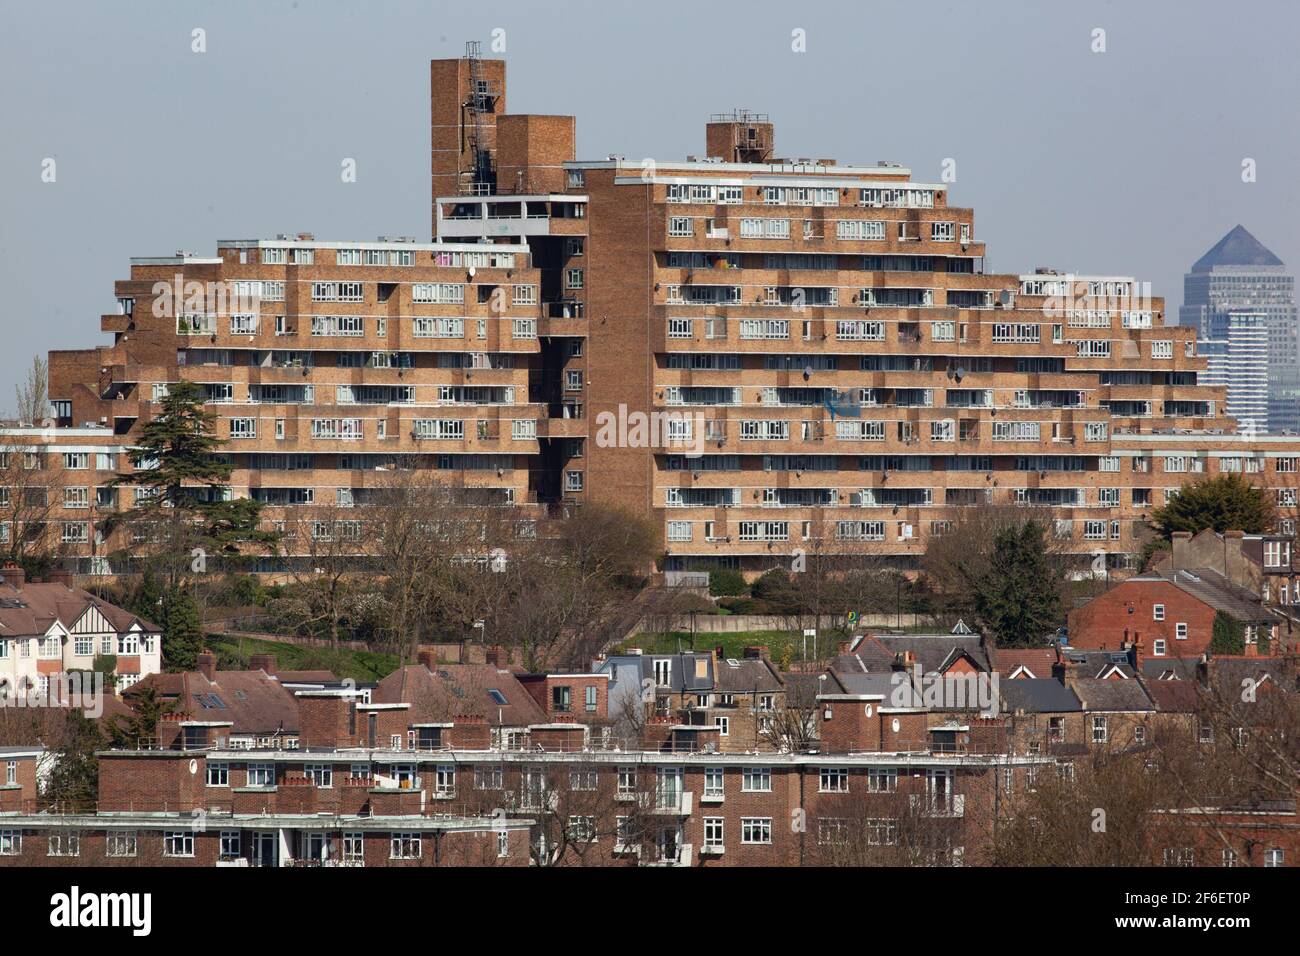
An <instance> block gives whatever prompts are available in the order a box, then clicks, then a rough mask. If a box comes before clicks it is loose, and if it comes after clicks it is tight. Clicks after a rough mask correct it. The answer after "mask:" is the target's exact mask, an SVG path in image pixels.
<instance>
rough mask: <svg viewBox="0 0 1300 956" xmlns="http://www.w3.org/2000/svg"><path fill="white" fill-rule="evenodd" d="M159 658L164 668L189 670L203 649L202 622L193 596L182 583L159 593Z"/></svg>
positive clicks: (193, 666)
mask: <svg viewBox="0 0 1300 956" xmlns="http://www.w3.org/2000/svg"><path fill="white" fill-rule="evenodd" d="M161 616H162V620H161V621H160V622H159V626H160V627H161V628H162V658H163V663H164V664H166V666H167V668H168V670H172V671H188V670H193V669H194V668H195V666H196V665H197V663H198V655H199V651H201V650H202V649H203V625H202V622H201V620H200V617H199V609H198V606H197V605H196V604H195V603H194V598H193V597H191V596H190V593H189V592H188V591H187V590H185V589H184V588H182V587H174V588H172V589H171V590H169V591H168V592H167V593H166V594H165V595H164V596H163V603H162V615H161Z"/></svg>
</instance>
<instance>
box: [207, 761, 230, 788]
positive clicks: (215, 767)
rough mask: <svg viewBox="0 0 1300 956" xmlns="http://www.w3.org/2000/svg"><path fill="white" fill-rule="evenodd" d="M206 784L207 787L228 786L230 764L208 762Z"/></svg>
mask: <svg viewBox="0 0 1300 956" xmlns="http://www.w3.org/2000/svg"><path fill="white" fill-rule="evenodd" d="M207 785H208V786H209V787H228V786H230V764H228V763H210V764H208V772H207Z"/></svg>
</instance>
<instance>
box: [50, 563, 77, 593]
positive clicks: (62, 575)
mask: <svg viewBox="0 0 1300 956" xmlns="http://www.w3.org/2000/svg"><path fill="white" fill-rule="evenodd" d="M50 583H51V584H62V585H63V586H64V587H65V588H68V589H71V588H72V572H71V571H66V570H64V569H63V568H59V569H57V570H54V571H51V572H50Z"/></svg>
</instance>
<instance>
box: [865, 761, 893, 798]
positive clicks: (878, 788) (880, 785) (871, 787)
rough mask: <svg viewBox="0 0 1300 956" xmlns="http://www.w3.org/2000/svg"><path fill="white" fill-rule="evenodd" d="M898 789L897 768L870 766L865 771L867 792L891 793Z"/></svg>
mask: <svg viewBox="0 0 1300 956" xmlns="http://www.w3.org/2000/svg"><path fill="white" fill-rule="evenodd" d="M897 789H898V769H897V768H895V767H879V768H876V767H872V768H871V769H869V770H868V771H867V791H868V792H869V793H893V792H894V791H896V790H897Z"/></svg>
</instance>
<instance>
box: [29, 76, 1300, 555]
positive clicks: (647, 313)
mask: <svg viewBox="0 0 1300 956" xmlns="http://www.w3.org/2000/svg"><path fill="white" fill-rule="evenodd" d="M431 138H432V140H431V141H432V147H433V148H432V153H431V156H432V160H431V162H432V165H431V183H432V189H433V215H432V223H433V235H434V240H435V241H433V242H431V243H419V242H412V241H397V242H394V241H380V242H355V241H346V242H323V241H317V240H315V239H314V238H313V237H311V236H309V235H305V234H299V235H295V236H292V237H290V236H282V237H280V238H277V239H262V240H241V241H227V240H220V241H218V242H217V244H216V251H215V253H213V254H208V255H206V256H205V255H193V254H190V253H180V254H177V255H175V256H163V257H153V258H141V259H133V260H132V261H131V274H130V276H129V278H127V279H124V280H122V281H120V282H118V283H117V289H116V291H117V298H118V302H119V310H118V313H117V314H113V315H106V316H103V317H102V319H101V328H102V329H103V331H105V332H107V333H110V334H111V335H112V336H113V343H112V344H111V345H109V346H103V347H96V348H89V349H85V350H81V351H56V352H53V353H52V354H51V360H50V369H51V371H50V395H51V399H52V401H53V404H54V408H55V412H56V421H57V422H58V425H59V427H58V428H57V429H55V431H56V432H60V433H62V432H64V431H67V432H68V434H69V436H70V437H69V439H68V440H71V435H72V433H73V432H74V431H87V430H88V423H89V425H93V426H94V429H97V430H102V429H103V428H107V429H108V431H109V432H110V433H111V436H112V442H111V443H112V444H115V445H118V446H123V445H130V444H131V442H132V441H133V440H134V439H135V437H136V436H137V435H138V434H139V429H140V427H141V426H142V425H143V424H144V423H145V422H147V421H148V420H149V419H150V417H151V416H152V415H154V414H156V412H157V409H158V405H157V401H158V399H159V398H160V397H161V396H162V395H163V394H164V393H165V392H166V390H167V388H168V386H169V385H170V384H171V383H173V382H175V381H177V380H179V379H180V378H182V377H184V378H188V379H192V380H194V381H196V382H198V383H200V384H201V385H202V386H203V388H204V389H205V391H206V392H207V394H208V396H209V402H210V407H211V409H212V410H213V411H215V412H216V413H217V415H218V417H219V424H218V428H217V431H218V434H219V435H220V436H221V437H222V438H224V439H228V441H229V444H228V445H227V447H226V449H225V451H224V454H226V455H227V456H229V459H230V461H231V463H232V465H233V466H234V472H233V475H232V479H231V493H232V494H234V495H236V496H244V495H247V496H250V497H253V498H256V499H257V500H259V501H261V502H263V503H265V504H266V505H267V506H268V510H267V512H266V517H267V520H268V521H271V522H280V523H282V526H283V527H284V528H285V529H286V531H294V530H295V529H296V528H298V527H299V526H301V528H302V529H306V530H299V532H298V533H299V537H298V539H297V540H296V541H294V540H290V541H289V542H288V547H287V548H286V550H287V551H288V552H290V553H292V552H294V551H297V552H299V553H303V552H308V551H310V550H311V547H312V545H311V542H310V540H307V539H311V538H315V537H320V536H338V537H340V538H343V539H345V540H346V539H348V538H351V537H354V536H359V535H360V534H361V533H362V528H361V522H363V521H364V518H363V517H362V515H363V513H364V512H363V509H361V508H360V506H362V505H364V504H365V503H366V501H367V500H368V498H370V497H373V495H374V490H375V488H376V487H377V486H379V485H382V484H383V483H384V482H385V481H386V480H387V478H386V475H387V474H388V473H389V472H390V471H391V469H392V468H393V467H401V466H407V467H415V468H421V469H430V470H434V471H436V472H437V474H439V475H440V476H445V477H446V478H447V479H448V481H449V482H450V483H453V484H455V485H458V486H464V487H467V488H472V489H479V492H478V494H479V495H480V497H481V500H487V501H496V502H501V503H514V504H515V505H519V506H525V507H527V508H531V509H535V510H538V511H540V510H541V509H542V506H546V505H562V504H563V503H565V502H581V501H588V500H590V501H601V502H610V503H614V504H617V505H621V506H624V507H627V508H630V509H632V510H634V511H636V512H638V513H641V514H646V515H650V516H653V518H654V520H655V522H656V524H657V525H658V526H659V527H660V530H661V534H662V538H663V544H664V549H665V558H664V566H665V568H666V569H667V570H682V569H691V568H697V567H714V566H718V565H720V564H721V565H729V566H733V567H739V568H741V569H743V570H745V571H747V572H748V571H757V570H761V569H764V568H766V567H769V566H771V565H772V564H773V563H775V562H777V561H779V560H784V559H785V558H786V557H787V556H789V555H790V554H791V553H792V552H794V551H796V550H803V551H805V552H806V551H811V550H817V551H825V552H830V551H836V552H840V551H842V552H851V553H860V552H870V553H873V554H878V555H881V556H884V557H886V558H888V559H889V560H891V561H894V562H896V563H898V564H900V565H903V566H910V565H911V564H912V563H913V562H914V561H915V559H916V557H917V556H918V555H919V554H920V553H922V551H923V550H924V548H925V546H926V542H927V540H928V539H929V538H930V537H931V536H933V535H940V534H944V533H947V532H949V531H951V530H952V528H953V526H954V524H955V523H956V522H957V521H958V519H959V517H960V515H961V514H962V513H963V510H964V509H967V508H970V507H973V506H977V505H980V504H983V503H995V504H1007V503H1012V504H1020V505H1024V506H1026V507H1032V508H1034V509H1035V511H1036V512H1037V513H1039V514H1041V515H1042V516H1043V518H1044V519H1045V520H1049V521H1050V522H1051V525H1052V530H1053V533H1054V534H1055V535H1056V537H1057V538H1059V539H1060V540H1061V542H1062V546H1063V548H1064V549H1065V550H1066V551H1068V552H1070V553H1072V554H1074V555H1076V556H1077V558H1078V560H1079V561H1080V562H1085V561H1088V560H1091V559H1092V558H1093V557H1094V556H1095V555H1096V554H1098V553H1101V554H1104V555H1105V560H1106V562H1107V563H1108V564H1109V565H1110V566H1111V567H1113V568H1124V567H1128V566H1129V565H1131V564H1132V561H1133V558H1134V556H1135V555H1137V554H1138V553H1139V552H1140V551H1141V547H1142V542H1143V537H1144V535H1145V534H1146V531H1145V525H1144V522H1143V518H1144V516H1145V515H1147V514H1148V513H1149V511H1150V509H1151V508H1153V507H1156V506H1159V505H1160V504H1162V503H1164V502H1165V501H1166V500H1168V498H1169V496H1171V495H1172V494H1175V493H1176V491H1177V489H1178V488H1179V487H1180V486H1181V484H1182V483H1183V482H1184V481H1186V480H1188V479H1191V478H1196V477H1199V476H1201V475H1215V474H1218V473H1244V474H1246V475H1248V476H1250V478H1251V480H1253V481H1257V482H1259V483H1262V484H1264V485H1266V486H1268V487H1269V488H1270V489H1272V493H1274V494H1275V495H1276V496H1277V500H1278V501H1279V503H1280V504H1281V505H1282V509H1283V517H1282V519H1281V522H1280V524H1279V528H1278V530H1279V532H1280V533H1281V534H1284V535H1291V534H1293V533H1294V517H1293V511H1294V506H1295V501H1296V482H1295V477H1296V474H1297V462H1300V441H1298V440H1297V439H1296V438H1295V437H1293V436H1290V437H1289V436H1250V435H1246V434H1239V433H1238V432H1237V431H1236V429H1235V423H1234V421H1233V420H1232V419H1231V418H1228V417H1226V416H1225V414H1224V395H1223V389H1222V388H1212V387H1208V386H1206V385H1204V384H1202V383H1201V381H1200V379H1201V377H1202V376H1203V374H1204V372H1205V360H1204V359H1203V358H1202V357H1199V356H1198V355H1197V354H1196V343H1195V330H1192V329H1186V328H1180V327H1178V326H1175V325H1170V324H1168V322H1167V316H1166V315H1165V311H1164V304H1163V301H1162V300H1161V299H1159V298H1150V297H1148V296H1146V295H1145V294H1144V287H1143V284H1142V283H1139V282H1137V281H1135V280H1134V279H1133V278H1131V277H1126V276H1086V275H1075V274H1059V273H1056V272H1052V271H1050V270H1043V271H1038V272H1034V273H1025V274H993V273H990V272H988V271H987V270H986V266H985V262H986V260H985V255H986V249H985V246H984V243H983V242H982V241H981V240H980V239H979V234H978V231H977V228H976V224H975V222H974V214H973V212H972V210H970V209H968V208H963V207H960V206H957V205H955V204H953V202H952V200H953V199H954V198H955V197H953V196H952V194H951V189H950V186H949V185H947V184H944V183H928V182H924V181H917V180H914V179H913V178H912V176H911V173H910V172H909V171H908V170H907V169H904V168H902V167H900V166H898V165H896V164H892V163H880V164H876V165H845V164H839V163H836V162H833V161H831V160H825V159H817V160H813V159H798V158H796V159H789V158H780V156H779V155H778V154H777V153H776V151H775V130H774V126H773V124H772V123H771V122H770V121H769V120H768V119H767V118H766V117H765V116H763V115H760V114H749V113H736V114H730V115H726V116H717V117H714V118H713V120H712V121H711V122H709V124H708V125H707V128H706V131H705V153H704V154H703V155H701V156H698V157H694V158H688V159H687V160H685V161H670V160H655V161H649V160H647V161H629V160H626V159H623V158H619V157H610V158H606V159H599V160H595V161H579V160H578V159H577V158H576V153H575V123H574V120H573V118H572V117H567V116H539V115H514V114H510V113H508V112H507V111H506V82H505V64H504V62H503V61H499V60H483V59H480V58H478V57H477V56H470V57H467V58H464V59H455V60H437V61H434V62H433V63H432V66H431ZM99 434H100V431H96V435H99ZM13 437H14V438H15V439H16V440H19V441H23V442H27V441H32V442H35V441H41V440H43V439H39V438H36V437H33V436H25V437H24V436H19V435H15V436H13ZM64 440H65V439H63V438H59V439H58V441H60V442H62V441H64ZM108 461H109V460H108V459H105V462H108ZM112 464H113V466H114V467H115V468H116V469H118V470H121V469H123V468H125V467H127V465H126V464H125V463H124V462H123V460H122V456H121V455H120V454H119V456H118V459H117V461H116V462H115V463H112ZM379 469H383V471H380V470H379ZM104 477H106V475H104V476H100V475H96V476H95V494H96V499H95V500H96V502H97V503H98V502H99V497H98V494H99V485H100V484H102V479H103V478H104ZM77 484H78V486H80V482H78V483H77ZM85 485H86V489H88V488H90V487H91V482H90V481H89V480H87V481H86V483H85ZM86 489H83V490H86ZM61 500H62V499H61ZM131 503H132V502H131V501H122V502H120V503H119V504H120V506H121V507H129V506H130V504H131ZM68 504H69V509H68V510H64V509H60V510H59V511H58V512H57V513H56V514H53V515H51V516H50V518H49V520H50V521H51V522H56V523H59V526H60V527H71V526H72V525H80V526H81V528H80V530H78V529H76V528H73V529H72V530H70V531H69V532H68V534H69V535H71V537H70V538H68V539H66V540H65V543H66V544H67V546H68V553H69V554H73V555H75V556H77V557H78V558H79V559H80V562H81V563H80V565H79V566H80V567H81V569H83V570H91V569H95V568H98V569H99V570H104V569H105V568H104V565H103V562H102V561H100V562H98V563H97V562H95V561H94V560H92V559H94V558H96V557H102V556H103V555H104V554H106V553H110V552H111V551H112V550H113V549H112V547H111V545H112V544H113V542H107V543H99V542H96V541H95V537H94V531H93V529H87V528H86V522H85V520H84V519H85V513H84V511H83V510H79V509H81V508H82V503H81V497H80V493H79V492H77V493H75V494H74V496H73V498H72V500H71V501H70V502H68ZM105 504H107V499H105ZM339 508H343V509H351V508H356V510H355V511H349V512H347V513H346V515H344V516H340V515H339V513H338V512H337V511H336V510H335V509H339ZM290 537H291V538H292V535H291V536H290ZM83 538H84V540H83ZM267 567H270V565H269V564H268V565H267Z"/></svg>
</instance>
